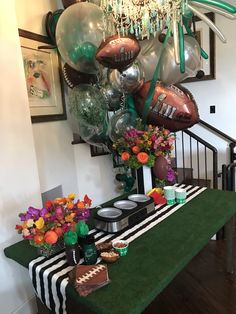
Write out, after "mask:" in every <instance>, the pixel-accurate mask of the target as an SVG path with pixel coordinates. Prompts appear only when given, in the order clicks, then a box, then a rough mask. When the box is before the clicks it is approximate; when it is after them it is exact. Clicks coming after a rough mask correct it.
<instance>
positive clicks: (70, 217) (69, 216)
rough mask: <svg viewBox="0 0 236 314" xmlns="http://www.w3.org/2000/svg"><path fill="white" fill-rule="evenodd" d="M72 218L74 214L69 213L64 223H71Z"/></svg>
mask: <svg viewBox="0 0 236 314" xmlns="http://www.w3.org/2000/svg"><path fill="white" fill-rule="evenodd" d="M74 217H75V213H71V214H69V215H67V216H66V217H65V221H66V222H71V221H73V219H74Z"/></svg>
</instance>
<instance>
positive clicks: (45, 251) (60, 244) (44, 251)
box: [38, 238, 64, 257]
mask: <svg viewBox="0 0 236 314" xmlns="http://www.w3.org/2000/svg"><path fill="white" fill-rule="evenodd" d="M63 249H64V241H63V238H61V239H59V240H58V241H57V242H56V243H55V244H52V245H51V246H50V247H49V248H46V247H43V246H41V247H38V254H39V255H40V256H44V257H50V256H51V255H53V254H56V253H58V252H60V251H62V250H63Z"/></svg>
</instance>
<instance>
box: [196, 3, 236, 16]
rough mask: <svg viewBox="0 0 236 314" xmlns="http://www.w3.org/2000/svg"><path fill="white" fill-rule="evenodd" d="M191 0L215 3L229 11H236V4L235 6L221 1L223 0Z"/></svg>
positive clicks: (216, 5)
mask: <svg viewBox="0 0 236 314" xmlns="http://www.w3.org/2000/svg"><path fill="white" fill-rule="evenodd" d="M191 1H192V2H199V3H206V4H210V5H214V6H215V7H218V8H221V9H223V10H226V11H228V12H229V13H236V7H235V6H233V5H232V4H229V3H227V2H224V1H221V0H191Z"/></svg>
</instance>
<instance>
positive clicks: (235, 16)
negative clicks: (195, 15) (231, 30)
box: [190, 1, 236, 20]
mask: <svg viewBox="0 0 236 314" xmlns="http://www.w3.org/2000/svg"><path fill="white" fill-rule="evenodd" d="M190 2H191V1H190ZM191 5H192V6H193V7H199V8H202V9H205V10H209V11H210V12H215V13H218V14H220V15H222V16H224V17H226V18H228V19H230V20H235V19H236V14H232V13H229V12H225V11H224V10H221V9H219V8H215V7H213V6H211V5H208V4H205V3H200V2H194V3H192V2H191Z"/></svg>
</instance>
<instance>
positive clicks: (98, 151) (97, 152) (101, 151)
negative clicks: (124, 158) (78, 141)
mask: <svg viewBox="0 0 236 314" xmlns="http://www.w3.org/2000/svg"><path fill="white" fill-rule="evenodd" d="M90 153H91V157H96V156H103V155H109V154H110V152H108V151H107V150H106V149H105V148H103V147H98V146H94V145H90Z"/></svg>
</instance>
